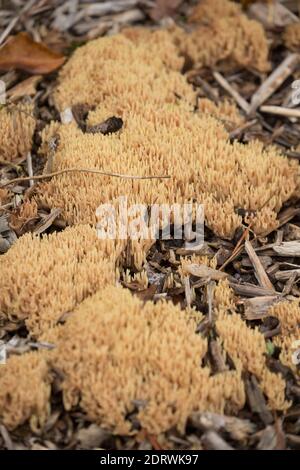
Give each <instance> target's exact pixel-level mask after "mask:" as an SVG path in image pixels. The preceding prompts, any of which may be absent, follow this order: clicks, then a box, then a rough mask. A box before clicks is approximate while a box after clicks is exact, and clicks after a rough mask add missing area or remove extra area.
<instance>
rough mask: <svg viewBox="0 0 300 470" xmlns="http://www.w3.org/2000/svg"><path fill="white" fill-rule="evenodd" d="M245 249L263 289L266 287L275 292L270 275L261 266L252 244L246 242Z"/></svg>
mask: <svg viewBox="0 0 300 470" xmlns="http://www.w3.org/2000/svg"><path fill="white" fill-rule="evenodd" d="M245 249H246V252H247V254H248V256H249V258H250V261H251V263H252V264H253V268H254V271H255V275H256V278H257V280H258V283H259V285H260V286H261V287H265V288H266V289H270V290H273V291H274V292H275V289H274V287H273V284H272V283H271V281H270V279H269V278H268V275H267V273H266V271H265V270H264V267H263V265H262V264H261V261H260V259H259V257H258V256H257V254H256V253H255V251H254V249H253V246H252V245H251V243H250V242H249V241H248V240H246V241H245Z"/></svg>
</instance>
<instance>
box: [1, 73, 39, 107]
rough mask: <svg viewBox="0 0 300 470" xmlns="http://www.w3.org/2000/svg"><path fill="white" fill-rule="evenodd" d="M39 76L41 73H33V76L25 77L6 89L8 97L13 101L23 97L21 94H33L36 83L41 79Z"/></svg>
mask: <svg viewBox="0 0 300 470" xmlns="http://www.w3.org/2000/svg"><path fill="white" fill-rule="evenodd" d="M41 78H42V76H41V75H34V76H33V77H29V78H26V80H23V81H22V82H20V83H18V84H17V85H16V86H14V87H13V88H11V89H10V90H8V92H7V96H8V98H10V99H11V100H12V101H14V100H17V99H19V98H23V96H34V95H35V94H36V87H37V84H38V83H39V82H40V81H41Z"/></svg>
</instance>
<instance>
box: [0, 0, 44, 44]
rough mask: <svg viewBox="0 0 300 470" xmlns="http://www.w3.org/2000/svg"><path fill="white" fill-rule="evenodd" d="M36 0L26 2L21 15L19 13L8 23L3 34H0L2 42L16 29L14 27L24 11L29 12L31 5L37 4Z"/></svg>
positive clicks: (0, 41) (0, 42)
mask: <svg viewBox="0 0 300 470" xmlns="http://www.w3.org/2000/svg"><path fill="white" fill-rule="evenodd" d="M35 2H36V0H31V1H29V2H27V3H25V5H24V7H23V8H22V10H21V11H20V13H19V15H17V16H16V17H15V18H13V19H12V20H11V22H10V23H9V24H8V25H7V27H6V28H5V30H4V31H3V33H2V34H1V36H0V44H2V43H3V42H4V41H5V39H6V38H7V36H8V35H9V34H10V32H11V31H12V30H13V29H14V27H15V26H16V24H17V23H18V21H19V20H20V18H22V16H23V15H24V13H26V12H28V11H29V10H30V9H31V7H33V5H34V4H35Z"/></svg>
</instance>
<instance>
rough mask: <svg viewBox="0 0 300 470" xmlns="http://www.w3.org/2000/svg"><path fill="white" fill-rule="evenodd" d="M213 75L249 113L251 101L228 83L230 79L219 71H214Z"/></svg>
mask: <svg viewBox="0 0 300 470" xmlns="http://www.w3.org/2000/svg"><path fill="white" fill-rule="evenodd" d="M213 76H214V78H215V80H216V81H217V82H218V83H219V85H221V87H222V88H224V90H225V91H227V93H229V94H230V95H231V96H232V98H233V99H234V100H235V101H236V102H237V104H238V105H239V107H240V108H241V109H242V110H243V111H244V112H245V113H246V114H248V113H249V110H250V105H249V103H248V102H247V101H246V100H245V99H244V98H243V97H242V96H241V95H240V94H239V93H238V92H237V91H236V90H235V89H234V88H233V87H232V86H231V85H230V83H228V81H227V80H226V79H225V78H224V77H223V76H222V75H221V74H220V73H219V72H214V73H213Z"/></svg>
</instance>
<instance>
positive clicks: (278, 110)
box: [259, 106, 300, 118]
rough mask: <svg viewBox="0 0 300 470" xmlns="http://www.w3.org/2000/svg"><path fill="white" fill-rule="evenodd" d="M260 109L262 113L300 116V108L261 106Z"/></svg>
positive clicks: (292, 116)
mask: <svg viewBox="0 0 300 470" xmlns="http://www.w3.org/2000/svg"><path fill="white" fill-rule="evenodd" d="M259 110H260V111H261V112H262V113H267V114H275V115H277V116H285V117H289V118H300V109H292V108H284V107H282V106H261V107H260V108H259Z"/></svg>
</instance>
